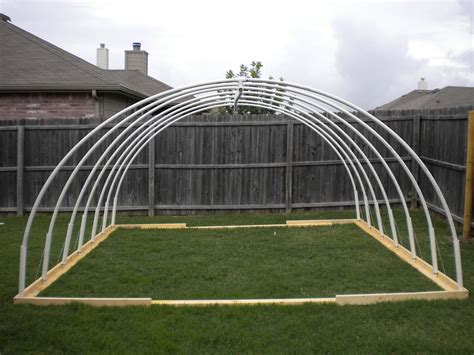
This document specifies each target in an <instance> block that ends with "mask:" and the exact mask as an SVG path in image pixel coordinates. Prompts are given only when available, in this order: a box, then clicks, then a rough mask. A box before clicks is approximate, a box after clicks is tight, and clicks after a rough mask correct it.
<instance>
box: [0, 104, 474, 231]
mask: <svg viewBox="0 0 474 355" xmlns="http://www.w3.org/2000/svg"><path fill="white" fill-rule="evenodd" d="M470 109H472V107H460V108H450V109H440V110H422V111H415V110H402V111H375V112H374V113H375V115H376V116H377V117H379V118H381V119H382V120H383V121H384V122H385V123H386V124H387V125H388V126H389V127H390V128H392V129H393V130H394V131H395V132H397V133H398V134H399V135H400V136H401V137H402V138H403V139H405V140H406V141H407V142H408V143H410V144H411V145H412V147H413V148H414V149H415V151H416V152H417V153H418V154H419V155H420V156H421V157H422V159H423V161H424V162H425V164H426V165H427V166H428V168H429V169H430V170H431V172H432V173H433V175H434V177H435V178H436V180H437V181H438V183H439V185H440V187H441V189H442V191H443V192H444V194H445V196H446V199H447V201H448V204H449V206H450V208H451V212H452V214H453V216H454V218H455V220H457V221H459V222H461V221H462V218H461V216H462V215H463V206H464V185H465V172H466V132H467V119H468V111H469V110H470ZM349 121H351V120H350V119H349ZM95 124H96V123H95ZM95 124H94V123H93V122H91V121H88V120H74V119H71V120H54V119H51V120H31V121H20V122H19V121H8V120H4V121H0V212H7V213H8V212H9V213H18V214H20V215H21V214H23V213H24V212H25V211H29V209H30V207H31V206H32V204H33V202H34V200H35V198H36V195H37V193H38V192H39V190H40V188H41V186H42V185H43V183H44V181H45V180H46V178H47V177H48V176H49V174H50V173H51V171H52V170H53V169H54V167H55V165H56V164H57V163H58V162H59V160H60V159H61V158H62V157H63V156H64V155H65V154H66V153H67V151H68V150H69V149H70V148H71V147H72V146H73V145H74V144H75V143H76V142H78V141H79V140H80V139H81V138H82V137H84V136H85V135H86V134H87V133H88V132H89V131H90V130H91V129H92V128H93V127H94V126H95ZM353 124H355V125H357V123H353ZM371 126H372V127H373V128H374V129H376V130H377V131H379V132H380V130H379V129H378V128H377V127H376V126H375V125H372V124H371ZM341 128H343V129H345V128H344V127H343V126H342V125H341ZM105 130H106V129H104V132H105ZM345 130H346V129H345ZM361 130H363V129H362V128H361ZM346 132H347V133H348V134H349V135H350V136H351V137H352V138H354V139H355V140H356V142H358V143H359V144H360V146H361V147H362V148H363V150H364V152H365V153H366V154H367V155H368V156H369V158H370V157H374V156H373V154H372V153H371V151H370V150H369V149H368V147H365V146H364V144H363V143H362V141H361V140H360V139H358V138H357V137H356V136H355V135H354V134H352V133H350V132H348V131H347V130H346ZM381 134H382V135H383V136H384V138H386V139H387V140H388V141H389V143H391V144H395V146H397V144H396V143H395V142H394V141H393V140H391V139H390V138H389V137H388V136H387V135H386V134H383V133H381ZM373 143H374V145H375V146H376V148H378V149H379V150H381V151H382V152H383V156H384V157H386V162H387V163H388V165H389V166H390V167H392V168H393V169H394V173H395V176H396V177H397V178H399V180H400V183H401V186H402V188H403V187H405V191H406V196H405V198H406V199H408V200H410V202H411V204H412V206H415V205H416V194H415V193H414V191H413V189H412V188H411V187H409V186H410V185H409V181H408V178H407V176H406V174H405V173H404V172H403V171H402V170H401V168H400V167H399V165H398V164H397V163H396V162H395V159H394V158H393V157H391V156H390V154H389V152H388V151H387V150H386V149H383V148H382V145H381V144H380V143H379V142H373ZM88 147H90V144H86V145H85V147H84V149H88ZM399 149H400V150H399V151H400V152H401V153H402V154H401V155H402V157H403V159H404V160H405V162H406V163H407V164H408V165H409V166H412V170H413V172H414V175H415V176H416V177H417V179H418V181H419V184H420V185H421V188H422V190H423V191H427V195H426V198H427V201H428V202H429V204H430V208H432V209H433V210H435V211H440V209H439V201H437V199H436V197H435V193H434V191H432V190H430V188H429V183H428V181H427V179H426V178H425V177H424V176H423V175H422V174H421V173H420V172H419V171H418V169H417V166H416V164H413V163H412V160H411V158H410V157H409V156H408V154H406V152H404V151H403V149H402V148H399ZM83 152H84V150H81V151H80V152H79V153H78V156H81V155H82V153H83ZM100 153H101V152H99V153H97V154H100ZM94 154H95V153H94ZM96 158H97V155H95V156H93V157H91V158H90V161H94V160H95V159H96ZM75 163H77V160H74V159H73V160H72V161H70V162H69V163H68V164H67V166H66V167H65V168H64V170H71V169H73V168H74V166H75ZM374 166H376V167H377V164H374ZM379 168H380V166H379ZM91 169H92V166H91V165H87V164H86V165H85V166H83V167H82V168H81V171H82V172H84V174H83V175H82V176H79V178H78V179H76V180H77V181H75V182H74V184H73V185H72V186H71V191H76V192H77V190H78V189H79V188H80V187H81V181H83V180H84V179H85V173H86V172H87V171H90V170H91ZM380 170H381V169H380ZM66 178H67V174H64V175H62V176H59V178H57V179H56V180H57V181H55V183H54V184H56V185H54V184H53V188H52V189H51V191H52V193H51V194H49V195H47V196H46V197H45V198H44V201H43V203H42V205H41V210H42V211H51V210H52V209H53V207H54V206H53V201H56V199H57V196H58V194H59V193H60V188H62V186H63V184H64V183H65V181H66V180H65V179H66ZM381 178H382V181H387V182H388V176H387V175H386V174H385V175H384V174H381ZM389 185H391V184H389ZM54 186H57V187H58V188H57V189H54ZM387 192H388V195H389V197H390V198H391V199H393V201H394V202H395V203H396V202H397V198H398V197H397V195H396V191H395V189H393V188H389V189H388V191H387ZM73 195H74V194H71V196H73ZM74 202H75V201H73V200H72V198H68V197H66V198H65V200H64V204H63V206H62V210H63V211H68V210H71V207H72V206H73V204H74ZM398 202H399V200H398ZM119 205H120V208H119V209H120V210H126V211H144V212H146V211H148V213H149V214H150V215H153V214H155V213H160V214H179V213H182V214H187V213H196V212H203V211H212V212H216V211H228V210H235V211H243V210H283V211H291V210H293V209H306V208H344V207H351V206H353V205H354V201H353V193H352V189H351V185H350V182H349V179H348V177H347V174H346V172H345V170H344V167H343V165H342V163H341V162H340V161H338V160H337V156H336V154H334V152H332V151H331V149H330V147H329V146H328V145H327V144H326V143H324V141H323V140H322V139H321V138H319V136H317V135H316V134H315V133H314V132H313V131H311V130H310V129H309V128H308V127H306V126H304V125H303V124H300V123H298V122H297V121H294V120H292V119H289V118H288V117H285V116H283V115H221V114H216V115H211V114H207V115H200V116H193V117H189V118H187V119H185V120H182V121H180V122H179V123H176V124H174V125H173V126H171V127H169V128H168V129H166V130H165V131H163V132H162V133H160V135H158V136H157V137H156V138H155V139H154V140H153V141H152V142H151V143H150V145H149V147H148V149H144V150H143V151H142V152H141V153H140V155H139V156H138V157H137V159H136V161H135V162H134V163H133V165H132V167H131V169H130V172H129V173H128V176H127V178H126V180H125V182H124V184H123V187H122V191H121V193H120V199H119Z"/></svg>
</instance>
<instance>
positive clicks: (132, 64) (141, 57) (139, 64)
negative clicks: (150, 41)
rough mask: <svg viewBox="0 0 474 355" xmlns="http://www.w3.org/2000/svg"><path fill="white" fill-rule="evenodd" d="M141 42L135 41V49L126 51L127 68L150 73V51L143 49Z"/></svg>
mask: <svg viewBox="0 0 474 355" xmlns="http://www.w3.org/2000/svg"><path fill="white" fill-rule="evenodd" d="M141 45H142V44H141V43H140V42H133V44H132V47H133V50H128V51H125V70H138V71H140V72H142V73H143V74H145V75H148V52H146V51H143V50H141Z"/></svg>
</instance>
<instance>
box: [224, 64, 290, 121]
mask: <svg viewBox="0 0 474 355" xmlns="http://www.w3.org/2000/svg"><path fill="white" fill-rule="evenodd" d="M262 68H263V64H262V62H260V61H252V62H251V63H250V66H247V65H245V64H241V65H240V67H239V72H238V74H235V73H234V71H233V70H232V69H229V70H228V71H227V72H226V74H225V77H226V79H235V78H252V79H261V78H262ZM268 79H270V80H274V78H273V76H269V77H268ZM279 80H280V81H281V82H283V81H284V79H283V77H280V79H279ZM283 87H284V85H283V84H282V88H281V89H280V88H278V89H277V90H276V92H275V94H274V95H273V100H275V101H277V103H275V102H273V103H272V104H274V105H277V106H279V105H280V104H279V103H278V102H282V101H283V98H282V96H281V93H283V92H285V90H284V89H283ZM221 92H223V93H226V91H221ZM231 95H233V94H231ZM258 96H260V97H262V95H258ZM256 101H258V102H261V103H266V104H269V103H270V102H269V101H267V100H265V99H264V98H263V97H262V98H261V99H258V100H256ZM224 111H225V112H228V113H234V108H233V107H226V108H225V109H224ZM237 113H239V114H271V113H276V112H275V111H274V110H271V109H268V108H265V107H254V106H242V105H241V106H238V107H237Z"/></svg>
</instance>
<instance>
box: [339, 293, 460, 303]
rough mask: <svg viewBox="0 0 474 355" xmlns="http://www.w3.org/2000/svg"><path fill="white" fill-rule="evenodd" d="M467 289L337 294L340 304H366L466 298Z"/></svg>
mask: <svg viewBox="0 0 474 355" xmlns="http://www.w3.org/2000/svg"><path fill="white" fill-rule="evenodd" d="M468 296H469V292H468V291H467V290H462V291H432V292H400V293H370V294H359V295H336V303H337V304H338V305H364V304H374V303H380V302H401V301H410V300H424V301H434V300H453V299H466V298H468Z"/></svg>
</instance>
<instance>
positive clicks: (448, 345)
mask: <svg viewBox="0 0 474 355" xmlns="http://www.w3.org/2000/svg"><path fill="white" fill-rule="evenodd" d="M352 216H353V213H352V212H331V213H318V212H314V213H305V214H294V215H291V216H289V215H277V214H270V215H264V214H262V215H257V214H255V215H245V214H241V215H222V216H199V217H155V218H151V219H149V218H145V217H139V216H137V217H126V216H120V218H119V220H118V222H119V223H128V222H133V223H140V222H147V223H151V222H157V223H158V222H186V223H188V224H190V225H197V224H201V225H205V224H208V225H210V224H237V223H242V224H247V223H248V224H254V223H262V224H263V223H284V221H285V220H286V219H296V218H303V219H305V218H308V219H309V218H334V217H340V218H344V217H352ZM397 218H400V212H399V211H397ZM421 220H422V216H421V214H420V213H419V212H417V213H415V216H414V221H415V224H416V225H415V228H416V231H417V235H418V237H419V239H420V242H421V243H420V244H421V246H420V248H421V249H422V250H423V248H426V246H425V245H424V242H423V240H424V237H425V235H426V230H425V229H426V228H425V227H424V226H422V225H421V224H420V221H421ZM67 221H68V219H67V216H60V219H59V226H58V228H56V231H57V235H61V233H63V232H64V230H65V227H66V225H67ZM0 222H4V223H5V225H2V226H0V238H2V247H1V248H0V353H2V354H4V353H23V352H36V353H37V352H40V353H46V352H48V353H60V352H108V353H111V352H153V353H169V352H180V353H286V352H292V353H313V352H331V353H335V352H359V353H368V352H369V353H388V352H404V353H408V352H410V353H412V352H447V353H470V354H472V353H473V351H474V337H473V336H472V335H473V334H474V301H473V298H472V297H471V298H469V299H468V300H466V301H432V302H426V301H410V302H403V303H386V304H377V305H370V306H337V305H330V304H328V305H310V304H308V305H302V306H252V307H248V306H212V307H181V308H174V307H166V306H152V307H150V308H141V307H128V308H93V307H89V306H84V305H67V306H55V307H34V306H29V305H12V303H11V300H12V297H13V296H14V295H15V294H16V292H17V277H18V275H17V273H18V256H19V244H20V241H21V237H22V233H23V228H24V224H25V222H26V218H19V217H8V218H1V219H0ZM47 222H48V218H46V217H45V216H43V217H40V219H39V221H38V223H36V224H35V229H34V231H35V234H34V235H33V236H32V239H31V243H32V244H31V250H30V256H31V258H32V259H31V260H33V261H34V260H39V258H40V255H41V248H42V241H43V238H44V231H45V229H46V227H47ZM434 222H435V228H436V231H437V235H438V236H439V247H440V251H441V253H442V254H443V255H445V258H444V261H445V264H446V269H447V271H448V272H451V270H450V268H451V264H452V263H451V260H449V255H451V254H450V247H451V245H450V243H449V241H448V238H447V237H446V236H447V228H446V225H445V224H444V223H443V222H442V221H441V220H440V219H438V218H435V221H434ZM400 226H401V224H400ZM337 228H339V227H337ZM344 228H345V227H344ZM400 229H401V230H400V232H401V234H403V230H402V227H401V228H400ZM306 230H307V231H311V232H310V234H311V237H307V238H306V237H305V238H306V241H305V242H304V243H302V244H299V246H298V248H292V249H291V250H292V252H295V253H303V254H304V255H306V257H309V256H310V255H311V254H310V250H307V249H308V248H305V247H304V245H305V243H324V242H323V240H321V239H322V238H320V237H319V236H317V233H319V232H317V231H316V230H315V229H312V228H309V229H305V232H306ZM252 231H255V230H251V231H249V233H252ZM149 232H150V231H147V232H146V233H145V234H144V235H143V236H140V235H139V233H142V232H139V233H138V234H135V233H134V235H131V234H130V235H128V234H127V233H125V234H124V235H120V234H119V233H122V232H119V233H117V234H116V235H112V236H111V237H110V238H109V239H108V240H107V241H105V242H104V244H103V245H102V246H100V247H99V248H97V249H96V250H95V251H94V252H93V253H91V254H90V255H88V256H87V258H85V259H84V260H83V263H82V265H81V264H79V265H77V269H76V270H74V269H73V270H71V273H70V274H69V275H65V277H64V279H63V280H61V281H58V283H57V285H54V286H52V288H51V289H50V290H49V291H51V292H52V291H53V290H54V289H53V287H56V286H57V287H59V286H61V284H60V282H61V283H62V282H64V285H63V286H64V291H65V290H66V285H65V284H66V283H68V282H72V281H68V279H67V278H68V277H69V276H71V275H73V272H77V273H79V272H81V270H80V268H87V264H89V263H93V262H94V258H97V257H98V256H99V255H100V253H107V252H110V253H112V254H113V253H117V252H118V253H120V252H121V251H120V244H121V243H125V244H127V243H128V244H129V245H134V242H135V240H134V238H150V239H151V240H150V242H151V243H152V244H150V246H149V247H143V246H141V247H140V248H139V250H135V251H134V253H135V254H136V255H140V256H145V255H150V253H152V252H153V250H155V251H156V250H157V248H158V249H159V247H158V246H157V245H158V244H159V243H160V242H163V240H161V241H160V239H159V238H157V237H156V236H151V235H150V233H149ZM181 232H183V231H181ZM228 232H229V231H226V235H225V236H223V237H222V238H216V237H215V236H210V235H208V236H207V237H206V236H204V237H203V239H202V240H203V243H204V244H206V243H207V244H209V243H216V242H218V240H220V239H233V238H234V239H235V238H238V237H235V236H233V235H232V233H233V232H232V233H228ZM349 232H350V231H349ZM167 233H173V232H172V231H167ZM279 233H281V230H280V229H279V230H277V236H276V237H277V238H281V243H283V245H284V243H290V242H295V241H294V239H297V238H298V237H296V238H295V236H290V235H288V236H287V238H284V236H283V235H279ZM188 237H190V238H198V236H194V235H193V236H181V235H180V236H174V235H171V236H168V239H167V240H166V245H172V244H169V243H179V245H180V246H181V247H182V246H183V243H182V241H179V240H177V238H183V239H185V238H188ZM257 237H258V238H259V239H260V241H261V242H262V243H263V242H264V241H265V238H268V239H270V240H272V241H274V240H275V239H271V238H274V237H275V236H273V235H270V236H265V235H260V236H257ZM160 238H162V237H161V236H160ZM246 238H250V236H247V237H246ZM305 238H303V239H305ZM318 238H319V239H318ZM323 238H324V237H323ZM152 239H153V240H152ZM163 239H164V237H163ZM292 239H293V240H292ZM332 239H334V240H329V241H328V244H327V246H329V245H336V244H331V243H333V242H335V243H338V241H340V242H343V239H339V236H336V237H335V238H332ZM58 240H59V238H56V239H55V241H56V243H55V244H54V245H53V253H52V255H54V256H55V257H56V256H57V255H58V254H59V251H60V248H61V245H60V243H58V242H57V241H58ZM351 241H352V242H354V243H355V244H353V245H351V246H350V248H354V247H355V248H359V247H360V248H362V249H363V252H364V253H365V252H369V251H370V250H372V248H374V249H376V250H377V255H378V253H380V252H382V253H383V252H385V251H384V250H383V247H382V246H379V245H377V244H373V243H374V241H372V240H371V239H370V238H369V237H365V236H358V235H355V236H354V238H352V239H351ZM357 241H360V243H365V244H359V243H356V242H357ZM233 242H236V241H235V240H234V241H233ZM302 242H303V241H302ZM155 243H156V244H155ZM125 244H123V245H122V246H124V245H125ZM140 245H141V243H140ZM225 245H227V244H226V243H223V244H221V245H220V247H222V248H225ZM244 245H245V243H244ZM306 245H307V244H306ZM312 245H314V244H312ZM362 245H363V246H362ZM135 247H137V248H138V244H135ZM344 247H345V248H348V247H349V246H348V245H346V244H344ZM366 247H367V248H366ZM204 249H206V248H205V247H203V249H201V251H203V250H204ZM188 251H189V250H188ZM226 252H227V253H229V254H228V255H230V256H232V255H233V254H232V252H235V253H237V252H238V250H231V248H229V250H227V251H226ZM247 252H248V253H255V254H256V255H260V254H259V253H258V250H256V248H253V249H252V250H247ZM336 252H337V253H340V252H341V251H339V250H337V251H336ZM167 253H168V255H166V258H163V259H162V260H163V261H164V260H168V262H169V263H170V264H168V265H165V264H161V266H160V267H170V266H171V265H172V264H173V260H172V254H169V253H171V251H167ZM269 253H270V252H269V251H265V255H267V256H268V255H270V254H269ZM211 254H212V253H211ZM116 255H117V254H116ZM128 255H130V254H128ZM271 255H275V257H276V256H277V254H276V251H272V254H271ZM318 255H319V253H318ZM348 255H351V256H353V255H356V253H354V252H353V251H352V252H350V253H349V254H348ZM210 256H212V255H210ZM462 256H463V267H464V280H465V286H466V287H467V288H468V289H472V288H473V287H474V243H472V242H470V243H462ZM215 257H216V256H215ZM180 259H181V260H182V259H183V258H180ZM364 259H365V258H364ZM377 259H384V258H383V257H377ZM388 259H390V261H393V260H394V259H393V256H392V255H389V254H387V260H388ZM112 261H113V262H111V265H108V266H107V267H111V268H117V269H116V270H119V269H120V265H115V266H114V263H115V262H116V260H114V259H113V260H112ZM225 261H226V262H227V265H231V264H232V263H233V262H235V260H233V259H232V258H228V259H227V260H225ZM344 262H348V261H347V260H346V261H344ZM379 262H384V261H383V260H379ZM262 264H266V265H271V264H272V260H271V259H263V260H262ZM147 265H148V266H149V267H152V268H153V267H154V265H159V263H156V264H155V263H152V262H147ZM390 265H392V263H391V262H390ZM400 265H401V266H400ZM400 265H398V266H395V267H394V268H395V269H396V270H398V267H399V266H400V267H405V265H403V264H400ZM295 266H296V265H295ZM362 266H363V265H362ZM362 266H361V267H362ZM242 267H243V269H242V268H241V269H240V270H241V271H242V270H246V269H245V268H247V267H249V268H251V269H252V270H256V268H255V267H253V266H252V265H244V266H242ZM324 267H326V265H324ZM327 267H330V266H327ZM190 268H191V265H190V264H188V267H187V268H186V269H187V271H186V272H189V271H192V272H195V271H194V270H190ZM292 270H294V269H293V268H292ZM304 270H307V269H306V268H304ZM328 270H329V269H328ZM396 270H395V271H396ZM82 271H83V272H84V274H86V271H87V270H82ZM144 271H146V272H143V274H147V275H148V270H144ZM209 271H212V270H206V272H207V274H208V275H210V273H209ZM215 271H216V272H217V273H218V275H219V276H221V274H220V272H221V271H223V270H222V268H218V269H217V270H215ZM409 271H410V272H407V277H409V278H410V279H411V278H412V277H413V278H414V279H413V280H410V282H408V280H407V282H406V284H409V285H416V286H417V287H420V286H422V284H423V283H424V282H425V281H426V280H424V279H420V278H419V277H418V276H419V275H418V274H416V272H415V274H413V273H412V272H411V271H412V270H409ZM134 272H138V273H139V274H140V270H136V269H135V270H134ZM362 272H363V271H362ZM372 272H373V270H372ZM36 273H37V262H36V263H35V262H33V263H32V265H31V266H30V268H29V270H28V274H29V277H30V278H34V276H35V274H36ZM151 274H153V273H151ZM211 274H212V273H211ZM396 274H397V272H394V273H393V275H394V276H395V275H396ZM94 275H95V276H94ZM94 275H93V276H91V277H92V278H94V277H98V276H97V274H94ZM371 275H372V274H371ZM408 275H410V276H408ZM244 276H246V275H244ZM296 276H299V275H295V274H291V273H290V274H286V275H285V277H284V280H285V282H281V284H280V286H279V287H280V288H277V289H279V292H282V293H283V291H285V292H288V291H291V294H292V295H293V291H298V290H299V289H298V288H297V287H300V288H301V287H302V286H301V283H302V282H303V281H304V280H309V281H315V283H311V285H312V286H310V283H308V287H319V289H322V288H321V285H318V284H317V278H316V277H315V278H314V280H310V278H309V277H308V274H307V273H306V274H305V275H304V278H302V279H299V280H298V279H297V277H296ZM355 276H356V279H357V278H358V279H359V280H363V279H364V277H362V276H363V275H355ZM152 277H154V278H155V279H154V280H159V277H161V276H160V275H153V276H152ZM246 277H247V276H246ZM293 277H296V279H295V280H292V278H293ZM374 277H375V276H374ZM268 279H269V280H264V281H265V282H266V286H265V288H264V287H261V288H260V289H258V288H256V287H250V286H256V285H257V284H256V283H254V284H249V282H250V281H249V279H247V281H246V282H247V286H248V287H247V291H248V292H249V293H248V294H249V295H250V292H259V294H261V295H262V296H265V295H266V294H265V292H266V290H270V289H271V288H272V286H271V281H272V280H274V278H270V277H268ZM102 280H103V281H104V282H105V281H107V280H106V279H105V278H103V279H102ZM393 280H394V282H395V283H394V284H396V283H399V282H401V283H403V280H402V279H401V280H396V278H393ZM30 281H31V280H30ZM171 281H172V279H168V280H167V281H166V282H171ZM280 281H281V280H280ZM304 282H306V281H304ZM206 284H209V280H200V282H199V284H197V285H194V286H193V287H192V289H191V288H190V290H191V291H187V290H186V285H181V286H180V288H181V289H180V290H178V289H176V290H171V291H173V292H171V291H170V290H167V291H166V289H165V288H164V287H163V288H160V287H157V288H156V289H155V290H149V291H150V295H153V297H155V293H152V292H156V295H157V297H163V298H164V297H168V296H166V294H160V293H159V292H165V291H166V292H169V297H173V298H174V297H175V295H178V294H179V293H178V291H179V292H181V295H182V296H183V297H185V295H186V292H193V293H192V295H193V297H194V296H195V295H197V292H199V291H198V290H203V289H207V290H206V292H210V291H209V289H208V288H207V287H203V285H206ZM211 284H212V282H211ZM239 284H240V285H244V283H241V282H236V283H235V284H234V286H238V285H239ZM282 284H290V285H291V287H292V288H291V289H288V290H285V289H284V287H282V286H281V285H282ZM341 284H342V283H341ZM91 285H92V283H90V284H89V285H88V286H87V287H90V286H91ZM114 285H115V283H114ZM227 285H232V283H227ZM261 285H264V283H261ZM297 285H299V286H297ZM354 285H356V284H355V283H354ZM368 285H369V286H370V287H372V286H374V284H368ZM72 286H73V285H69V286H67V287H71V289H69V291H72V290H73V288H72ZM74 287H75V286H74ZM81 287H82V286H81ZM94 287H97V286H94ZM100 287H104V288H103V289H104V290H105V289H107V290H108V291H110V290H111V288H110V287H109V286H107V284H104V285H103V286H100ZM140 287H141V286H140ZM304 287H306V286H303V289H304ZM346 287H354V286H352V285H346ZM359 287H361V285H360V284H359ZM364 287H367V285H366V286H364ZM383 287H389V286H388V285H384V286H383ZM390 287H391V286H390ZM410 287H411V286H410ZM427 287H431V284H429V283H428V285H427ZM79 289H80V288H79ZM124 289H125V288H121V289H118V288H117V289H116V291H117V292H119V291H120V292H122V291H123V290H124ZM164 290H165V291H164ZM308 290H309V289H308ZM347 290H350V289H349V288H348V289H347ZM49 291H47V292H49ZM58 291H59V290H58ZM211 291H212V292H216V293H215V294H218V293H217V292H219V293H220V292H223V291H225V290H223V289H222V288H219V289H217V288H216V289H215V290H211ZM228 291H229V290H228V289H227V291H226V292H228ZM244 291H245V290H244V289H243V288H240V289H239V288H238V287H234V289H233V291H232V292H244ZM247 291H246V292H247ZM334 291H338V292H339V291H340V290H334ZM351 291H352V290H351ZM299 292H301V290H299ZM287 294H288V295H289V294H290V292H288V293H287ZM189 295H191V294H189ZM233 295H236V293H234V294H233ZM242 295H243V294H242ZM295 296H296V295H295ZM231 297H233V296H231Z"/></svg>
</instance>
